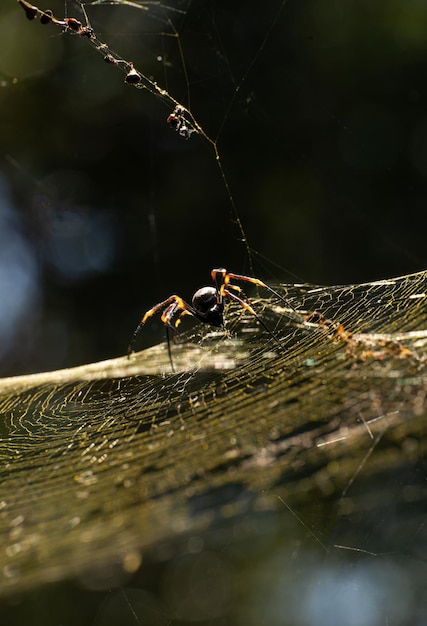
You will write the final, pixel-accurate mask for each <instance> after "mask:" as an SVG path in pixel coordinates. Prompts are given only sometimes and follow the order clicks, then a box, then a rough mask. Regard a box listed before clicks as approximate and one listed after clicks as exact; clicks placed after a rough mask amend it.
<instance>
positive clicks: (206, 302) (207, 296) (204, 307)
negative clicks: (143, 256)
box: [127, 268, 293, 370]
mask: <svg viewBox="0 0 427 626" xmlns="http://www.w3.org/2000/svg"><path fill="white" fill-rule="evenodd" d="M211 277H212V281H213V283H214V285H215V286H212V287H201V288H200V289H198V290H197V291H196V292H195V294H194V295H193V298H192V301H191V305H190V304H188V303H187V302H185V300H183V299H182V298H181V297H180V296H177V295H173V296H169V298H166V300H163V301H162V302H159V304H156V305H155V306H153V307H152V308H151V309H149V310H148V311H147V312H146V313H144V315H143V317H142V319H141V321H140V322H139V324H138V326H137V327H136V329H135V332H134V333H133V336H132V339H131V342H130V344H129V347H128V351H127V353H128V357H129V356H130V355H131V353H132V352H133V347H134V345H135V341H136V338H137V337H138V335H139V333H140V331H141V329H142V327H143V326H144V325H145V322H146V321H147V320H148V318H149V317H151V316H152V315H155V313H158V312H159V311H162V315H161V318H160V319H161V320H162V322H163V324H164V325H165V326H166V331H168V329H169V328H172V330H173V331H174V332H175V333H176V331H177V329H178V326H179V324H180V323H181V319H182V317H184V315H191V316H192V317H195V318H196V319H198V320H199V321H200V322H203V324H209V325H210V326H215V327H217V328H219V327H221V326H223V325H224V308H225V305H226V303H227V301H230V300H231V301H233V302H237V303H238V304H240V306H242V307H243V308H244V309H246V311H249V313H251V315H253V316H254V317H255V318H256V319H257V320H258V322H259V323H260V324H261V326H263V327H264V329H265V330H266V331H267V332H268V333H269V334H270V335H271V337H272V338H273V339H274V340H275V342H276V343H277V344H278V345H279V346H280V347H282V344H281V343H280V340H279V339H278V338H277V337H276V335H275V334H274V333H273V331H271V330H270V329H269V328H268V326H267V325H266V324H265V323H264V322H263V321H262V319H261V318H260V316H259V315H258V313H257V312H256V311H255V310H254V308H253V306H252V303H251V302H250V300H249V298H248V297H247V296H246V294H245V293H244V292H243V290H242V289H241V288H240V287H239V286H238V285H233V284H232V283H231V282H230V281H232V280H239V281H245V282H248V283H252V284H253V285H257V286H258V287H262V288H263V289H267V290H268V291H270V293H272V294H273V295H275V296H276V297H277V298H279V299H280V300H282V302H284V303H285V304H286V306H287V307H289V308H291V309H292V310H293V307H292V305H291V304H289V302H287V300H285V298H283V297H282V296H281V295H280V294H279V293H277V291H275V290H274V289H272V288H271V287H269V286H268V285H266V284H265V283H263V282H262V280H259V279H258V278H251V277H250V276H242V275H241V274H233V273H231V272H227V270H226V269H224V268H218V269H213V270H212V272H211ZM175 316H177V317H176V319H175V320H174V319H173V318H174V317H175ZM167 342H168V352H169V359H170V361H171V365H172V370H173V363H172V355H171V350H170V341H169V333H168V332H167Z"/></svg>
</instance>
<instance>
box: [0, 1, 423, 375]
mask: <svg viewBox="0 0 427 626" xmlns="http://www.w3.org/2000/svg"><path fill="white" fill-rule="evenodd" d="M42 8H46V6H45V5H43V7H42ZM49 8H51V9H52V10H53V11H54V13H55V15H56V16H57V17H63V16H64V13H65V12H67V14H68V15H69V16H74V17H78V18H79V19H82V18H81V13H80V12H79V8H78V6H76V3H73V2H70V1H67V2H66V6H65V5H64V0H62V1H61V0H54V1H52V2H51V3H50V4H49ZM280 9H281V10H280ZM87 11H88V15H89V19H90V22H91V24H92V26H93V27H94V29H95V31H96V33H97V35H98V36H99V37H100V39H101V40H102V41H105V42H106V43H108V45H109V46H110V47H111V48H113V49H114V50H115V51H117V53H118V54H120V55H121V56H122V57H123V58H125V59H127V60H131V61H133V63H134V64H135V67H136V68H138V70H140V71H141V72H143V73H144V74H145V75H147V76H149V77H151V78H152V79H153V80H155V81H157V82H158V84H159V85H160V86H161V87H165V88H166V89H167V90H168V91H169V93H170V94H171V95H172V96H173V97H174V98H175V99H176V100H178V101H180V102H183V104H185V105H186V106H189V108H190V109H191V111H192V113H193V114H194V116H195V118H196V119H197V120H198V122H199V123H200V124H201V126H202V127H203V129H204V130H205V132H206V133H207V135H209V136H210V137H211V138H213V139H214V140H216V139H218V144H217V145H218V149H219V153H220V157H221V163H222V166H223V168H224V171H225V174H226V177H227V182H228V183H229V185H230V189H231V192H232V194H233V197H234V200H235V203H236V206H237V210H238V212H239V215H240V219H241V221H242V223H243V225H244V228H245V231H246V235H247V238H248V242H249V245H250V246H251V248H253V249H254V251H255V252H254V256H253V257H252V263H253V271H254V272H255V273H256V275H257V276H258V277H260V278H263V279H264V280H266V281H276V280H281V281H285V282H302V281H306V282H313V283H321V284H335V283H355V282H361V281H370V280H376V279H381V278H388V277H392V276H396V275H401V274H405V273H409V272H415V271H417V270H420V269H423V268H425V267H426V265H427V259H426V251H425V245H424V239H425V234H424V230H425V222H426V211H425V204H426V201H425V197H426V190H427V182H426V174H427V115H426V102H427V86H426V69H427V36H426V26H425V25H426V24H427V4H425V3H420V2H419V1H418V0H376V1H375V2H372V1H371V0H347V1H346V2H342V1H341V0H339V1H338V0H336V1H334V0H288V1H287V2H283V0H272V1H271V2H268V3H263V4H260V3H259V2H254V1H252V0H245V1H244V2H243V1H237V0H233V2H232V3H230V2H229V1H228V0H215V1H214V0H206V1H205V0H198V1H195V0H193V1H191V0H181V1H177V2H171V1H169V0H166V1H165V2H163V3H160V4H157V5H156V4H147V5H143V7H142V8H140V9H136V8H131V7H129V6H106V5H104V6H90V4H89V5H88V6H87ZM183 61H184V62H185V65H184V64H183ZM187 77H188V78H187ZM0 86H1V89H0V301H1V307H0V374H1V375H3V376H4V375H13V374H21V373H29V372H34V371H39V370H48V369H55V368H61V367H67V366H73V365H78V364H81V363H84V362H89V361H94V360H99V359H106V358H109V357H114V356H119V355H123V354H124V353H125V351H126V347H127V344H128V341H129V338H130V336H131V334H132V332H133V330H134V328H135V326H136V324H137V322H138V320H139V318H140V316H141V314H142V313H143V312H144V311H145V310H146V309H148V308H149V307H151V306H152V305H153V304H154V303H156V302H157V301H159V300H161V299H163V298H165V297H167V296H168V295H170V294H172V293H178V294H180V295H182V296H183V297H185V298H187V299H189V298H191V295H192V293H193V292H194V291H195V290H196V288H198V287H199V286H201V285H203V284H207V283H209V280H210V279H209V274H210V270H211V268H212V267H215V266H225V267H227V268H228V269H230V270H232V271H234V272H238V273H244V272H245V273H249V272H250V271H252V269H251V266H250V264H249V259H248V255H247V252H246V248H245V246H244V245H243V244H242V242H241V236H240V233H239V229H238V228H237V226H236V223H235V220H234V216H233V212H232V207H231V202H230V198H229V196H228V194H227V190H226V188H225V185H224V181H223V180H222V178H221V176H220V172H219V169H218V166H217V163H216V161H215V155H214V151H213V148H212V145H210V144H209V143H208V142H206V141H205V140H204V139H203V138H202V137H200V136H197V135H193V136H192V137H191V139H190V140H189V141H185V140H183V139H182V138H180V137H179V136H178V134H177V133H175V132H173V131H172V130H171V129H170V128H169V127H168V125H167V124H166V118H167V116H168V115H169V114H170V113H171V108H170V106H168V105H166V104H165V103H164V102H162V100H161V99H160V98H158V97H155V96H153V95H152V94H150V93H149V92H148V91H147V90H138V89H135V88H133V87H131V86H129V85H126V84H125V83H124V75H123V74H122V73H121V72H120V71H118V70H117V68H114V67H112V66H111V65H108V64H106V63H104V62H103V60H102V56H101V55H100V54H98V53H97V52H96V51H95V50H94V49H93V47H91V45H90V43H89V41H88V40H87V39H84V38H82V37H78V36H71V35H69V34H67V33H61V30H60V29H59V28H55V27H54V26H53V25H49V26H41V25H40V24H39V23H38V22H30V21H28V20H27V19H26V18H25V15H24V12H23V11H22V9H21V8H20V7H19V5H18V3H17V2H16V1H15V0H3V1H2V2H1V5H0ZM189 98H190V100H189ZM230 103H231V104H232V106H231V108H230ZM162 338H163V329H162V328H161V323H160V320H159V319H153V320H152V321H151V323H150V326H149V327H148V326H147V329H146V331H145V333H144V334H143V336H142V337H141V343H140V344H139V345H140V346H141V347H142V346H144V345H149V344H151V343H153V342H155V341H157V340H158V339H162Z"/></svg>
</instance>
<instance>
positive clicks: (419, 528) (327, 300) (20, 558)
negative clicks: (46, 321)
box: [0, 273, 427, 624]
mask: <svg viewBox="0 0 427 626" xmlns="http://www.w3.org/2000/svg"><path fill="white" fill-rule="evenodd" d="M426 281H427V276H426V274H425V273H419V274H415V275H410V276H404V277H401V278H397V279H392V280H387V281H379V282H375V283H370V284H362V285H351V286H344V287H338V286H337V287H316V286H311V285H275V288H276V289H277V290H278V291H279V293H281V294H282V295H283V296H284V297H286V298H287V299H289V301H290V302H291V303H292V304H293V306H294V307H295V309H296V312H291V310H290V309H289V310H286V309H284V308H283V304H282V302H281V301H277V300H275V299H274V298H269V299H263V300H256V301H255V305H256V307H257V309H258V310H260V311H262V316H263V319H264V320H266V323H268V324H269V325H270V327H271V328H273V329H274V332H275V333H276V334H277V336H278V337H279V338H280V341H281V342H282V346H283V350H280V349H279V348H278V347H277V345H276V344H275V342H274V341H273V340H272V338H271V337H270V335H269V334H268V333H267V332H266V331H264V329H263V328H262V327H260V326H259V325H258V324H257V323H256V320H255V318H253V317H252V316H250V315H248V314H247V313H246V312H245V311H243V310H241V309H239V308H238V307H237V308H236V307H235V306H232V305H230V306H229V310H228V312H227V319H228V328H227V331H228V332H227V333H225V334H224V333H208V334H206V329H205V328H196V330H195V331H194V332H190V331H188V332H187V333H186V334H184V335H183V336H181V337H180V340H179V342H178V344H177V345H175V346H174V364H175V367H176V368H178V370H179V371H178V373H176V374H171V373H170V363H169V361H168V356H167V350H166V347H165V344H161V345H159V346H154V347H153V348H150V349H148V350H146V351H143V352H140V353H138V354H136V355H134V356H133V358H131V359H130V360H127V359H125V358H122V359H116V360H113V361H107V362H103V363H98V364H93V365H89V366H83V367H80V368H75V369H70V370H64V371H59V372H53V373H46V374H40V375H34V376H29V377H22V378H11V379H5V380H3V381H2V383H1V388H2V397H1V404H0V408H1V413H2V416H3V420H2V439H1V456H0V459H1V467H2V470H1V472H2V480H1V484H2V487H1V493H2V498H1V501H0V533H1V536H2V537H3V540H4V550H3V551H2V552H1V555H0V570H1V571H2V572H3V585H2V592H3V594H9V593H12V592H16V591H18V590H21V591H22V590H25V589H30V588H33V587H34V586H36V585H41V584H42V583H43V582H52V581H58V580H63V579H68V578H77V579H79V580H80V581H81V582H82V584H83V585H87V586H89V587H90V588H92V589H93V588H105V587H116V586H122V587H123V589H124V591H123V592H121V593H122V595H121V596H120V597H121V601H122V602H123V601H125V599H126V598H127V601H129V602H130V605H131V606H133V607H134V610H137V611H140V610H142V609H141V607H139V604H138V602H139V600H140V599H141V598H140V597H139V600H138V596H137V597H135V598H134V600H132V601H131V598H133V596H132V593H134V592H133V591H132V589H133V587H135V585H136V586H138V585H137V583H136V582H135V579H133V581H134V582H133V583H132V584H130V583H129V578H130V577H131V576H132V575H134V576H137V574H135V572H136V571H137V570H138V569H139V566H140V563H141V561H144V559H146V558H147V554H149V555H151V557H148V560H150V558H152V559H153V560H154V562H157V563H158V562H162V560H163V559H164V556H161V555H162V550H164V548H162V546H165V545H168V544H169V545H181V548H177V553H176V554H175V555H174V556H173V557H172V562H173V563H174V564H175V566H176V568H177V569H176V570H175V569H174V567H172V566H171V567H170V569H169V574H168V575H169V576H170V577H171V579H170V580H169V583H168V585H170V587H169V586H167V585H166V583H165V585H166V587H167V589H166V591H165V592H164V593H166V594H167V595H168V594H169V595H168V598H169V599H168V601H167V602H166V604H167V605H168V608H166V605H164V606H163V605H161V604H157V605H156V607H157V608H156V611H158V612H159V614H160V615H163V618H162V619H166V617H167V616H169V618H170V619H172V620H174V619H175V618H176V619H178V617H179V616H180V618H181V619H184V622H185V620H186V619H189V620H191V619H195V618H197V619H202V618H207V616H208V615H209V614H210V613H209V612H210V611H213V613H215V611H219V614H220V615H223V616H224V615H230V614H231V613H233V612H236V614H237V616H238V618H236V619H237V622H236V623H240V621H239V620H244V619H246V617H247V615H248V614H249V613H251V614H252V615H253V618H252V620H253V621H251V622H250V623H257V621H259V620H260V619H261V618H265V617H266V615H268V619H269V620H271V621H270V622H269V623H282V624H283V623H288V621H286V619H285V618H284V614H283V608H282V605H281V601H279V598H278V597H275V593H279V590H280V589H283V587H282V585H283V577H284V576H285V577H286V580H287V585H290V588H289V587H287V591H286V594H285V596H286V598H287V600H288V601H289V602H288V604H287V609H286V612H287V615H288V616H289V617H288V619H289V623H294V622H293V619H295V618H298V619H299V618H301V615H302V614H303V613H304V610H308V609H305V608H304V607H306V602H304V598H305V599H306V600H307V598H310V602H315V600H314V599H313V593H314V591H313V589H311V588H309V585H308V583H307V577H308V571H310V576H309V579H310V581H311V582H310V584H313V585H315V586H316V585H317V586H318V585H319V584H322V585H326V582H325V576H326V579H328V577H329V578H331V577H333V578H334V579H335V577H336V576H338V575H339V574H338V572H339V571H340V569H341V568H343V567H345V564H347V565H349V564H353V567H354V568H355V570H354V572H353V574H352V576H353V577H349V578H348V585H350V586H351V584H353V583H355V581H358V580H359V579H358V576H359V575H360V576H361V577H362V578H361V579H360V580H365V581H366V576H368V580H371V579H372V577H373V576H374V574H375V575H376V576H378V580H377V581H376V582H374V581H373V580H371V583H370V586H369V588H366V589H363V590H362V592H361V596H359V598H363V600H364V603H365V609H364V610H365V611H366V616H367V618H369V619H371V618H372V615H376V611H378V610H379V609H378V606H377V605H376V601H375V597H376V594H379V595H381V594H382V596H381V597H384V598H385V600H386V608H384V615H390V617H391V618H395V617H396V616H399V615H402V614H403V613H405V614H406V615H412V616H414V615H416V614H422V611H423V610H425V605H424V600H423V598H421V597H419V593H422V589H421V587H422V586H423V585H421V587H420V586H419V582H420V580H424V575H425V558H424V557H423V552H424V554H425V548H426V543H425V539H426V536H425V523H424V520H423V514H422V511H423V510H425V505H426V491H425V485H424V481H425V469H426V467H425V450H424V444H423V430H424V426H423V424H424V423H425V408H424V400H423V399H424V395H425V390H426V375H425V366H426V359H427V330H426V323H427V319H426V306H425V298H426ZM313 312H316V313H315V314H314V313H313ZM316 320H317V321H316ZM59 501H60V506H58V503H59ZM390 507H392V508H393V511H394V513H393V515H392V519H390V520H388V519H387V518H388V515H389V512H390ZM378 519H381V520H382V522H381V524H380V525H378ZM272 525H273V526H272ZM273 528H274V531H273ZM268 529H269V530H268ZM264 533H267V535H269V537H270V538H269V539H267V537H266V535H265V534H264ZM272 537H273V539H272ZM247 541H250V542H251V545H252V547H251V554H252V558H255V560H256V561H257V558H256V557H255V555H256V554H258V555H259V554H261V553H262V552H263V551H265V550H267V554H269V549H268V548H267V546H268V545H270V547H271V548H272V547H273V546H275V548H274V554H275V555H276V556H277V554H280V553H281V554H283V555H286V554H288V553H289V551H292V550H294V551H295V554H294V559H296V564H297V565H295V562H294V559H290V561H289V562H288V564H287V565H285V564H283V563H282V569H281V570H280V572H281V573H280V576H279V572H278V570H277V567H278V563H277V562H276V560H275V558H276V557H275V556H274V557H273V556H272V555H270V556H267V557H266V556H264V559H263V561H262V565H260V570H259V572H258V575H255V571H252V567H251V566H249V565H248V563H250V560H249V562H248V560H247V559H248V558H249V556H248V554H247V550H248V544H247ZM192 542H193V543H194V545H196V546H198V547H196V548H194V546H193V548H191V546H192V545H193V543H192ZM252 542H253V543H252ZM271 542H273V543H271ZM294 542H296V543H295V544H294ZM182 546H184V547H182ZM189 546H190V547H189ZM297 546H299V547H297ZM192 550H193V552H192ZM215 550H216V551H219V552H215ZM212 551H213V552H212ZM172 554H174V553H172ZM185 554H186V555H187V557H185V558H189V559H191V558H192V559H197V558H198V559H199V560H200V559H202V561H203V558H206V559H207V563H208V565H209V567H208V571H211V570H210V569H209V568H212V567H214V565H215V567H216V568H217V572H216V574H212V572H211V574H208V573H207V572H206V571H204V570H203V571H202V572H201V573H200V576H201V577H202V581H203V582H201V584H200V588H201V589H202V591H201V592H200V593H202V597H203V598H202V599H203V602H204V603H205V604H203V602H202V604H201V605H200V603H199V604H198V603H197V602H196V600H195V597H192V596H191V590H190V591H188V589H187V591H186V597H185V600H182V602H181V601H180V600H179V599H178V597H176V596H175V595H174V592H173V589H174V586H175V585H178V587H179V583H178V580H179V576H181V575H182V576H187V575H188V576H190V575H191V574H190V572H187V573H186V570H185V568H184V569H182V568H183V565H182V562H181V561H180V559H182V558H184V556H185ZM215 554H220V555H221V554H222V555H223V556H222V557H221V558H220V557H219V556H215V557H214V556H212V555H215ZM143 555H144V556H143ZM202 555H204V557H203V558H202ZM224 555H227V556H224ZM169 558H170V557H169ZM284 558H285V556H284ZM215 559H217V560H215ZM218 559H219V560H218ZM221 559H228V565H227V561H226V562H223V561H222V560H221ZM230 560H232V561H233V563H234V565H233V570H232V573H230V564H229V561H230ZM285 561H286V559H285ZM178 562H179V563H181V565H179V566H178V565H177V563H178ZM205 565H206V563H205ZM193 566H194V563H193V565H192V566H191V568H192V567H193ZM248 566H249V570H250V573H248V572H247V571H246V575H245V579H246V583H245V585H244V587H243V588H242V593H243V594H244V595H245V594H247V596H246V601H245V602H238V601H237V600H236V599H234V598H230V597H229V596H228V595H227V594H226V596H227V598H226V599H224V598H223V601H222V604H221V605H220V606H218V605H216V608H215V611H214V609H213V607H212V603H209V602H208V599H207V596H206V597H205V595H203V594H208V595H209V594H210V593H213V595H214V597H215V598H216V599H217V600H218V598H219V597H221V598H222V597H223V596H222V595H221V594H222V593H223V592H224V590H223V589H222V587H221V586H220V587H221V588H220V589H218V585H219V582H218V581H219V580H220V579H223V577H224V576H229V577H230V576H231V577H233V576H234V582H233V583H232V584H236V576H239V575H242V574H243V571H245V568H247V567H248ZM145 567H148V566H147V563H145ZM288 567H289V568H290V570H289V572H288ZM295 567H297V568H298V571H299V572H300V574H298V575H297V576H296V577H295V580H294V582H292V583H291V581H290V580H289V577H290V576H291V571H292V572H293V571H294V568H295ZM191 568H190V569H191ZM270 568H272V571H275V572H276V574H277V576H279V579H276V580H274V581H273V580H271V576H270V574H269V572H271V570H270ZM307 568H309V570H307ZM423 570H424V574H423V573H422V572H423ZM141 571H144V566H143V567H142V570H141ZM191 571H193V570H192V569H191ZM344 571H345V570H344ZM239 572H240V574H239ZM301 572H302V573H301ZM316 572H317V574H316ZM390 572H391V573H390ZM211 575H212V576H213V584H214V587H213V591H212V588H211V587H209V592H208V590H207V588H206V590H205V591H203V590H204V585H207V586H209V585H210V584H211V583H212V580H211V579H210V578H209V576H211ZM206 577H208V578H206ZM363 577H365V578H363ZM408 577H409V580H410V583H408ZM417 577H418V578H417ZM417 580H418V582H417ZM208 581H210V582H208ZM319 581H323V582H322V583H319ZM403 581H406V582H405V583H404V584H403ZM359 583H360V581H359ZM126 584H128V587H127V586H126ZM188 584H190V583H189V581H188ZM331 584H332V583H331ZM336 584H338V583H336ZM402 584H403V587H402ZM253 585H256V588H257V589H258V590H259V592H260V593H261V591H260V590H263V593H264V600H261V598H260V597H258V596H257V599H254V598H251V589H253ZM411 585H412V591H411V592H410V591H409V588H410V586H411ZM143 586H144V585H143ZM397 586H399V597H400V600H399V602H397V601H396V599H395V598H393V596H394V594H395V593H396V589H397ZM190 587H191V585H190ZM334 588H335V589H336V587H334ZM346 588H347V587H346ZM126 589H128V590H129V597H128V596H127V595H126ZM325 593H327V590H326V591H325ZM310 594H311V595H310ZM384 594H385V595H384ZM178 595H179V594H178ZM196 595H197V594H196ZM261 595H262V594H261ZM314 595H315V594H314ZM190 596H191V597H190ZM357 597H358V596H357V594H356V596H354V598H353V596H352V597H351V598H350V599H349V600H348V602H349V603H350V604H351V602H353V601H356V600H357ZM266 598H270V599H269V600H268V601H266ZM292 598H293V599H292ZM116 601H117V597H116V598H115V600H113V599H111V598H110V599H109V600H108V602H107V601H106V602H107V605H108V606H110V602H116ZM307 601H308V600H307ZM316 602H317V603H319V602H320V599H317V601H316ZM330 602H332V606H333V610H334V611H338V612H339V610H344V608H343V607H345V606H346V607H347V609H348V605H343V607H341V609H340V606H339V604H338V605H337V604H336V603H335V604H334V601H333V599H332V598H330ZM372 603H373V604H372ZM419 603H420V604H419ZM371 605H372V606H371ZM144 606H145V607H146V603H145V604H144ZM138 607H139V608H138ZM319 607H320V608H319ZM420 607H422V608H420ZM313 610H314V609H313ZM317 610H320V611H323V610H324V609H323V608H322V605H319V604H318V607H317ZM381 610H383V609H381ZM105 611H107V608H105ZM419 611H421V613H419ZM101 613H102V615H104V609H103V610H102V611H101ZM143 614H144V613H138V615H139V617H140V618H142V615H143ZM211 614H212V613H211ZM364 615H365V613H364ZM100 619H101V618H100ZM133 619H135V621H136V618H135V616H134V617H133ZM230 619H231V618H230ZM301 619H302V618H301ZM100 623H104V622H103V621H102V619H101V622H100ZM233 623H234V622H233Z"/></svg>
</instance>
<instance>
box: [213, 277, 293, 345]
mask: <svg viewBox="0 0 427 626" xmlns="http://www.w3.org/2000/svg"><path fill="white" fill-rule="evenodd" d="M230 288H231V289H235V290H236V291H238V292H239V293H240V295H241V296H242V297H239V296H236V294H235V293H233V292H232V291H230ZM223 291H224V293H223V295H224V296H225V297H226V298H229V299H230V300H234V302H237V303H238V304H240V306H242V307H243V308H244V309H246V311H249V313H251V314H252V315H253V316H254V317H255V319H256V320H257V321H258V322H259V323H260V324H261V326H262V327H263V328H264V329H265V330H266V331H267V332H268V334H269V335H271V337H272V338H273V339H274V341H275V342H276V343H277V344H278V345H279V346H280V348H281V349H283V346H282V344H281V342H280V340H279V339H278V338H277V337H276V335H275V334H274V333H273V331H272V330H270V328H269V327H268V326H267V324H265V322H263V321H262V319H261V318H260V316H259V315H258V313H257V312H256V311H255V309H254V308H253V307H252V306H251V304H250V301H249V298H248V297H247V296H246V294H245V293H244V292H243V291H242V290H241V289H240V287H236V286H235V285H229V288H228V289H226V288H225V287H224V290H223ZM243 298H244V299H243Z"/></svg>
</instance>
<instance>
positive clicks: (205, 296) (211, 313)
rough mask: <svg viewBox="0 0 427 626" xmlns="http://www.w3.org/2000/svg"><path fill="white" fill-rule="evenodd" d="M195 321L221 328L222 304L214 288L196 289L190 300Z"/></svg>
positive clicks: (222, 318)
mask: <svg viewBox="0 0 427 626" xmlns="http://www.w3.org/2000/svg"><path fill="white" fill-rule="evenodd" d="M192 304H193V309H194V311H195V312H196V316H197V319H199V320H200V321H201V322H204V323H205V324H210V325H211V326H217V327H220V326H223V324H224V315H223V314H224V302H223V299H222V298H221V297H220V296H219V294H218V291H217V290H216V289H215V287H202V288H201V289H198V290H197V291H196V293H195V294H194V296H193V300H192Z"/></svg>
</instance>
